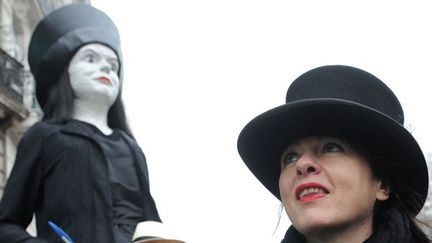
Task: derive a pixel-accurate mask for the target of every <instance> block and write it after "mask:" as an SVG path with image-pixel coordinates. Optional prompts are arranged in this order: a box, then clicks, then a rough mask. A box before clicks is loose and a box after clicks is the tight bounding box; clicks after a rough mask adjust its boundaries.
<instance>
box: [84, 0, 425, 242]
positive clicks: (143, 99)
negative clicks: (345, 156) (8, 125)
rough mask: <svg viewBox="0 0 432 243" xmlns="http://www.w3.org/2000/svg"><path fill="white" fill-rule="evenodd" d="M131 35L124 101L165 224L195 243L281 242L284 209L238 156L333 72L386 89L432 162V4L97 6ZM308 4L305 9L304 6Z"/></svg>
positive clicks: (198, 0) (115, 0)
mask: <svg viewBox="0 0 432 243" xmlns="http://www.w3.org/2000/svg"><path fill="white" fill-rule="evenodd" d="M91 2H92V4H93V5H94V6H95V7H97V8H99V9H101V10H103V11H105V12H106V13H107V14H108V15H110V16H111V17H112V18H113V20H114V21H115V22H116V24H117V25H118V28H119V29H120V33H121V37H122V46H123V53H124V65H125V84H124V100H125V103H126V108H127V112H128V117H129V120H130V123H131V126H132V129H133V131H134V133H135V136H136V138H137V140H138V142H139V143H140V145H141V146H142V148H143V150H144V153H145V154H146V156H147V160H148V166H149V171H150V179H151V190H152V194H153V196H154V198H155V200H156V203H157V205H158V208H159V211H160V215H161V217H162V219H163V221H164V222H165V223H166V224H167V225H168V226H170V227H171V228H173V229H174V230H175V231H177V232H178V233H179V234H180V235H181V237H182V238H183V239H184V240H186V241H188V243H202V242H205V243H216V242H251V243H263V242H265V243H276V242H280V240H281V239H282V235H283V234H284V232H285V230H286V229H287V228H288V225H289V221H288V220H287V219H286V216H285V214H284V213H283V214H282V222H281V224H280V226H279V228H277V230H276V233H275V234H274V235H273V231H274V230H275V229H276V225H277V222H278V213H279V201H278V200H276V199H275V198H274V197H273V196H272V195H271V194H270V193H269V192H267V191H266V189H265V188H264V187H263V186H262V185H261V184H260V183H259V182H258V181H257V180H256V179H255V178H254V177H253V175H252V174H251V173H250V172H249V170H248V169H247V168H246V166H245V165H244V164H243V162H242V160H241V159H240V157H239V156H238V153H237V148H236V143H237V136H238V134H239V132H240V131H241V129H242V128H243V126H244V125H245V124H246V123H247V122H249V121H250V120H251V119H252V118H254V117H255V116H257V115H258V114H260V113H262V112H264V111H266V110H268V109H271V108H273V107H276V106H278V105H281V104H283V103H284V99H285V92H286V90H287V88H288V86H289V84H290V82H291V81H292V80H294V79H295V78H296V77H298V76H299V75H300V74H302V73H303V72H305V71H307V70H309V69H312V68H314V67H317V66H321V65H327V64H345V65H352V66H355V67H359V68H361V69H364V70H366V71H369V72H371V73H373V74H374V75H376V76H378V77H379V78H380V79H382V80H383V81H384V82H386V83H387V84H388V85H389V86H390V88H391V89H393V91H394V92H395V93H396V95H397V96H398V97H399V100H400V102H401V103H402V106H403V107H404V111H405V117H406V123H407V124H410V127H411V130H414V132H413V134H414V136H415V137H416V138H417V139H418V142H419V143H420V145H421V147H422V148H423V150H424V152H425V153H426V152H432V138H431V135H432V129H431V124H432V115H431V109H430V106H431V105H432V90H431V88H430V87H431V85H430V83H431V75H432V74H431V70H432V67H431V65H432V62H431V61H432V37H431V34H430V33H431V25H432V15H431V14H430V7H429V6H430V4H429V3H428V1H409V4H408V1H384V0H383V1H375V0H366V1H356V3H353V2H354V1H342V0H341V1H282V0H280V1H272V0H260V1H258V0H218V1H204V0H195V1H193V0H185V1H182V0H165V1H161V0H148V1H147V0H146V1H137V0H135V1H132V0H92V1H91ZM298 2H301V3H298Z"/></svg>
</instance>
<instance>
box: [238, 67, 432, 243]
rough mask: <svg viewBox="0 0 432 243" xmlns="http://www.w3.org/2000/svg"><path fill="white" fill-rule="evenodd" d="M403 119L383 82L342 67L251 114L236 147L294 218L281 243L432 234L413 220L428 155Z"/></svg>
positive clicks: (404, 239) (305, 80) (423, 190)
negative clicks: (281, 101) (281, 102)
mask: <svg viewBox="0 0 432 243" xmlns="http://www.w3.org/2000/svg"><path fill="white" fill-rule="evenodd" d="M403 122H404V117H403V111H402V107H401V105H400V103H399V101H398V99H397V98H396V96H395V95H394V94H393V92H392V91H391V90H390V89H389V88H388V87H387V86H386V85H385V84H384V83H383V82H382V81H380V80H379V79H378V78H376V77H375V76H373V75H371V74H370V73H367V72H365V71H363V70H360V69H357V68H354V67H348V66H339V65H336V66H323V67H319V68H315V69H313V70H310V71H308V72H306V73H304V74H303V75H301V76H300V77H298V78H297V79H296V80H295V81H294V82H293V83H292V84H291V86H290V87H289V89H288V92H287V95H286V104H285V105H282V106H279V107H277V108H274V109H272V110H270V111H267V112H265V113H263V114H261V115H259V116H258V117H256V118H255V119H253V120H252V121H251V122H249V123H248V124H247V125H246V127H245V128H244V129H243V130H242V132H241V134H240V136H239V139H238V150H239V153H240V155H241V157H242V159H243V160H244V162H245V163H246V165H247V166H248V167H249V169H250V170H251V171H252V172H253V174H254V175H255V176H256V177H257V178H258V179H259V180H260V181H261V183H262V184H263V185H264V186H265V187H266V188H267V189H268V190H269V191H270V192H272V193H273V195H275V196H276V197H277V198H278V199H280V200H281V202H282V204H283V206H284V208H285V211H286V212H287V215H288V217H289V218H290V220H291V222H292V226H291V227H290V228H289V229H288V231H287V233H286V235H285V238H284V240H283V241H282V242H289V243H296V242H308V243H310V242H332V243H337V242H367V243H371V242H392V243H411V242H416V243H417V242H421V243H423V242H429V240H428V239H427V237H426V236H425V234H424V233H423V231H422V230H421V229H420V228H419V227H418V226H417V225H416V223H415V222H414V217H415V216H416V215H417V214H418V212H419V211H420V210H421V208H422V207H423V205H424V203H425V200H426V196H427V192H428V174H427V173H428V172H427V166H426V161H425V158H424V156H423V153H422V151H421V149H420V147H419V145H418V144H417V142H416V140H415V139H414V137H413V136H412V135H411V134H410V133H409V132H408V131H407V130H406V129H405V128H404V127H403Z"/></svg>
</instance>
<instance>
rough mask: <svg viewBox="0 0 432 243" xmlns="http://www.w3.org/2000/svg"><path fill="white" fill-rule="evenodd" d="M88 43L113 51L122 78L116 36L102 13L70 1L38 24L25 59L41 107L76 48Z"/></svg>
mask: <svg viewBox="0 0 432 243" xmlns="http://www.w3.org/2000/svg"><path fill="white" fill-rule="evenodd" d="M90 43H99V44H103V45H106V46H108V47H110V48H111V49H112V50H113V51H114V52H115V53H116V54H117V57H118V59H119V63H120V69H119V70H120V71H119V77H120V79H122V73H123V71H122V68H123V65H122V53H121V48H120V35H119V32H118V30H117V27H116V26H115V24H114V23H113V21H112V20H111V19H110V18H109V17H108V16H107V15H106V14H105V13H103V12H102V11H100V10H98V9H96V8H94V7H92V6H90V5H88V4H70V5H66V6H64V7H61V8H59V9H57V10H54V11H53V12H51V13H50V14H49V15H47V16H45V18H43V19H42V20H41V21H40V22H39V23H38V25H37V26H36V28H35V30H34V31H33V34H32V37H31V40H30V45H29V51H28V61H29V64H30V69H31V72H32V73H33V76H34V78H35V80H36V97H37V99H38V101H39V104H40V105H41V107H43V106H44V104H45V102H46V98H47V97H46V96H47V92H48V90H49V89H50V88H51V87H52V85H53V84H54V83H56V82H58V80H59V78H60V77H61V75H62V74H63V73H64V72H65V71H66V70H67V66H68V65H69V61H70V59H71V58H72V57H73V55H74V54H75V53H76V51H77V50H78V49H79V48H80V47H82V46H84V45H86V44H90Z"/></svg>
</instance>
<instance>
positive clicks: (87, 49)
mask: <svg viewBox="0 0 432 243" xmlns="http://www.w3.org/2000/svg"><path fill="white" fill-rule="evenodd" d="M119 66H120V65H119V60H118V57H117V55H116V54H115V52H114V51H113V50H112V49H111V48H109V47H107V46H105V45H102V44H98V43H91V44H87V45H85V46H83V47H81V48H80V49H79V50H78V51H77V52H76V53H75V55H74V56H73V57H72V59H71V61H70V63H69V69H68V71H69V79H70V84H71V86H72V90H73V91H74V94H75V98H76V99H85V100H91V101H92V102H93V101H94V102H104V103H107V104H109V105H111V104H112V103H114V101H115V100H116V98H117V96H118V94H119V90H120V79H119V76H118V72H119Z"/></svg>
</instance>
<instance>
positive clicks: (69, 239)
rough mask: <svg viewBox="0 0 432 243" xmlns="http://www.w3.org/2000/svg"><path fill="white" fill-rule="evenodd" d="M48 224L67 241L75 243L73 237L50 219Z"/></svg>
mask: <svg viewBox="0 0 432 243" xmlns="http://www.w3.org/2000/svg"><path fill="white" fill-rule="evenodd" d="M48 224H49V226H51V228H52V229H53V230H54V232H56V234H57V235H58V236H60V238H61V239H62V240H63V241H64V242H65V243H74V242H73V240H72V238H70V236H69V235H68V234H66V232H64V231H63V230H62V229H61V228H60V227H58V226H57V225H56V224H54V223H53V222H52V221H48Z"/></svg>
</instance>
